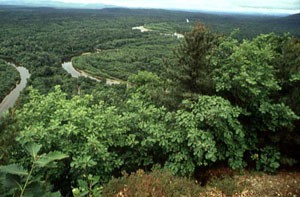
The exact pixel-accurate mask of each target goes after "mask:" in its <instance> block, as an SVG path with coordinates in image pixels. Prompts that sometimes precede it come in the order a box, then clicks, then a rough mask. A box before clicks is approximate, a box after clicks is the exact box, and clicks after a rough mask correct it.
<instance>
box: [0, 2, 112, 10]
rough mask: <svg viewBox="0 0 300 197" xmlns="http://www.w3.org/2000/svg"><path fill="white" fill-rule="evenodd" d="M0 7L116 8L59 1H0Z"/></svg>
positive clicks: (98, 4) (97, 4)
mask: <svg viewBox="0 0 300 197" xmlns="http://www.w3.org/2000/svg"><path fill="white" fill-rule="evenodd" d="M0 5H12V6H26V7H54V8H82V9H102V8H112V7H116V6H114V5H107V4H101V3H93V4H88V3H65V2H59V1H53V0H49V1H38V2H37V1H30V0H1V1H0Z"/></svg>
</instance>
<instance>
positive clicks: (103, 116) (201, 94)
mask: <svg viewBox="0 0 300 197" xmlns="http://www.w3.org/2000/svg"><path fill="white" fill-rule="evenodd" d="M0 17H1V19H3V20H1V21H0V24H1V27H2V28H1V29H0V49H1V50H0V57H1V58H3V59H12V60H14V61H15V62H17V63H19V64H21V65H22V66H25V67H27V68H28V69H29V71H30V73H31V74H32V75H31V78H30V81H29V85H30V88H27V89H26V91H25V92H24V93H23V95H22V97H21V98H22V105H20V106H18V108H17V110H12V112H11V113H10V114H7V115H6V116H4V117H2V118H0V134H1V135H0V136H1V138H0V142H1V143H0V144H1V146H0V150H1V155H0V156H1V157H0V162H1V165H2V166H1V167H0V169H1V171H2V174H1V175H2V178H1V179H0V193H1V194H2V193H4V194H6V193H7V195H8V196H9V195H10V194H15V195H19V196H22V195H23V194H24V195H25V194H26V192H29V193H30V192H31V191H32V190H31V188H32V187H33V186H36V187H39V188H40V189H41V190H40V191H41V193H45V194H47V192H50V193H53V195H59V192H60V194H61V195H62V196H72V195H74V196H100V195H101V193H103V195H105V194H107V195H115V194H116V193H118V192H128V194H131V193H132V192H133V193H138V194H139V195H144V194H145V193H148V194H149V192H153V195H160V194H162V195H163V194H165V195H175V196H177V195H181V194H182V195H183V194H184V195H186V194H190V195H195V194H196V193H198V192H201V191H200V187H198V186H196V185H194V184H193V181H190V180H188V178H195V179H196V180H197V181H200V182H201V183H202V184H205V180H204V179H205V178H204V176H205V174H206V171H207V170H209V169H211V168H214V167H217V166H220V165H221V166H226V167H229V168H232V169H238V170H241V169H244V168H245V167H246V166H248V167H250V168H255V167H256V169H257V170H261V171H265V172H271V173H274V172H276V170H277V169H278V168H279V167H280V166H282V165H287V164H290V165H293V164H296V163H297V162H299V161H300V155H299V151H297V150H299V147H300V140H299V139H300V134H299V126H298V125H299V121H300V120H299V116H300V107H299V106H300V103H299V99H298V98H299V94H300V89H299V88H300V75H299V65H300V59H299V53H300V41H299V39H298V38H297V37H294V36H293V35H291V34H284V35H283V34H282V35H278V34H275V33H269V32H270V29H272V28H271V26H272V22H270V23H268V24H271V25H270V26H268V25H266V24H265V23H263V22H265V20H266V19H265V18H264V19H260V20H258V21H256V22H255V21H254V20H256V19H258V18H255V17H254V18H248V17H240V16H238V17H237V16H226V17H225V18H222V16H215V15H213V16H212V15H208V14H199V13H185V12H174V11H162V10H127V9H104V10H101V11H99V10H56V9H45V8H40V9H33V8H7V9H3V12H0ZM186 18H189V19H190V21H193V22H191V24H188V23H186ZM228 18H229V19H230V20H229V19H228ZM275 19H276V18H272V17H270V18H268V20H271V21H272V20H275ZM197 20H199V21H200V22H202V20H204V21H206V20H207V21H208V22H212V23H211V24H209V26H212V27H216V30H217V32H213V31H212V30H209V29H208V28H207V27H205V26H204V25H202V24H198V23H196V21H197ZM282 20H283V19H282ZM224 21H227V22H224ZM237 21H239V23H237V25H240V24H241V23H242V22H245V21H248V24H249V25H248V26H247V27H245V26H242V25H241V26H240V28H241V30H240V33H237V32H236V31H234V32H233V33H231V34H229V35H228V34H226V33H229V32H231V31H232V28H234V27H236V26H235V22H237ZM24 24H25V25H24ZM144 24H146V26H147V24H148V27H149V28H153V29H155V31H153V32H144V33H141V32H139V31H134V30H132V27H136V26H141V25H144ZM194 25H195V26H194ZM223 25H227V26H226V27H224V26H223ZM262 25H264V28H262V29H260V27H261V26H262ZM193 26H194V28H193ZM223 27H224V28H223ZM254 27H255V28H254ZM280 27H281V28H279V29H277V30H276V31H277V32H279V33H283V32H285V31H286V29H285V28H284V27H286V26H285V25H283V24H282V26H280ZM289 28H290V29H291V32H292V33H293V32H297V30H298V29H299V27H298V26H292V25H290V26H289ZM249 29H251V30H253V31H254V32H251V31H249V34H244V33H245V32H248V31H247V30H249ZM171 30H172V31H173V30H175V31H176V32H179V33H185V32H186V31H188V30H190V31H189V32H187V33H185V38H184V39H175V38H172V37H168V36H163V35H160V33H161V32H160V31H162V32H165V31H171ZM221 30H222V31H221ZM265 31H267V32H268V34H260V33H262V32H265ZM272 31H273V29H272ZM241 37H243V38H244V39H241ZM173 49H174V50H173ZM172 51H174V52H172ZM84 52H91V54H89V55H82V56H80V54H82V53H84ZM71 58H72V61H73V63H74V65H75V67H76V68H78V69H81V70H84V71H86V72H88V73H90V74H92V75H95V76H98V77H101V78H119V79H122V80H126V81H128V85H127V86H126V85H125V84H120V85H112V86H108V85H105V83H104V82H99V83H98V82H95V81H92V80H90V79H86V78H78V79H76V78H71V76H70V75H69V74H68V73H67V72H65V71H64V70H63V69H62V68H61V62H62V61H66V60H70V59H71ZM5 74H6V73H5ZM1 80H2V79H1ZM37 144H38V145H37ZM26 147H27V148H26ZM30 147H31V148H30ZM24 148H25V149H24ZM25 150H27V152H28V150H33V152H32V151H29V155H30V153H34V154H31V157H28V153H27V152H26V151H25ZM39 152H41V153H48V154H38V153H39ZM67 155H68V157H67ZM54 160H58V161H57V162H54ZM41 163H42V164H41ZM46 164H47V165H46ZM54 164H55V165H54ZM157 165H160V166H161V168H162V171H153V172H152V173H151V172H149V171H151V169H153V167H154V166H157ZM139 169H142V170H143V171H145V173H144V172H143V171H141V170H140V171H138V172H137V173H136V174H132V175H130V176H126V177H123V178H120V179H118V180H116V179H113V180H112V177H121V175H122V172H124V171H125V172H128V173H129V174H130V173H132V172H136V171H137V170H139ZM175 175H176V176H182V177H188V178H178V177H175ZM169 179H171V180H173V182H168V181H169ZM9 180H17V183H18V186H16V185H12V184H7V182H10V181H9ZM106 183H108V185H110V186H108V187H103V186H104V185H105V184H106ZM125 183H128V184H129V185H128V187H124V185H123V184H125ZM145 185H146V186H145ZM212 185H213V184H212ZM31 186H32V187H31ZM144 186H145V187H144ZM214 186H215V187H218V188H221V190H223V192H225V193H227V194H233V193H235V192H240V189H239V188H238V187H237V185H236V184H235V182H234V181H233V180H231V179H229V178H228V179H227V178H226V179H223V180H220V181H219V182H215V185H214ZM153 188H155V191H154V190H153ZM125 190H126V191H125ZM9 191H10V193H9ZM36 191H38V190H36ZM156 192H158V193H156ZM180 192H183V193H180ZM36 195H38V194H36ZM49 195H50V194H49ZM49 195H48V196H49ZM51 195H52V194H51ZM38 196H41V195H38Z"/></svg>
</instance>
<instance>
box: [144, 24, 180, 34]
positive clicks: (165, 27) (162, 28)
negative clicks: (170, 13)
mask: <svg viewBox="0 0 300 197" xmlns="http://www.w3.org/2000/svg"><path fill="white" fill-rule="evenodd" d="M144 27H145V28H146V29H149V30H151V31H154V32H158V33H166V34H172V33H175V28H174V27H172V26H171V25H170V24H169V23H149V24H145V25H144Z"/></svg>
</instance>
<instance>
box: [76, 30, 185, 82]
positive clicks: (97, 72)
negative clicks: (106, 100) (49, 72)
mask: <svg viewBox="0 0 300 197" xmlns="http://www.w3.org/2000/svg"><path fill="white" fill-rule="evenodd" d="M178 42H179V41H178V40H177V39H176V38H171V37H162V36H160V35H151V34H150V35H146V36H142V37H141V38H139V39H131V40H129V41H127V43H126V45H125V46H121V48H118V46H120V44H118V43H116V44H114V46H112V48H115V49H109V50H103V51H101V52H98V53H93V54H90V55H83V56H78V57H75V58H73V59H72V63H73V66H74V67H75V68H77V69H79V70H84V71H85V72H87V73H89V74H91V75H93V76H98V77H100V78H112V79H113V78H117V79H122V80H127V78H128V77H129V76H130V75H131V74H136V73H137V72H138V71H143V70H146V71H151V72H154V73H157V74H159V73H160V72H161V70H162V69H161V67H162V65H163V60H164V59H167V58H168V57H170V56H171V54H172V48H173V47H175V46H176V43H178Z"/></svg>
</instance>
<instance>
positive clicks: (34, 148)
mask: <svg viewBox="0 0 300 197" xmlns="http://www.w3.org/2000/svg"><path fill="white" fill-rule="evenodd" d="M25 148H26V150H27V152H28V153H29V154H30V155H31V156H32V157H33V158H36V156H37V154H38V152H39V151H40V149H41V148H42V145H39V144H36V143H29V144H27V145H26V146H25Z"/></svg>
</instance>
